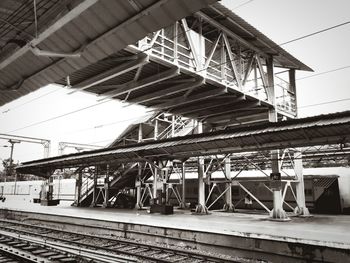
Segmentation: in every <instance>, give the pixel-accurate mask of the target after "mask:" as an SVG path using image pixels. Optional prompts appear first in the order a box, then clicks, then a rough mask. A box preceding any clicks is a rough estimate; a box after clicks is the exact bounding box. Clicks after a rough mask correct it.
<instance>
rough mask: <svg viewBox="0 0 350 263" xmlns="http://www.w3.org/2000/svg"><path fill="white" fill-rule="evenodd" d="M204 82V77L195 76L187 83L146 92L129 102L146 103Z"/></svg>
mask: <svg viewBox="0 0 350 263" xmlns="http://www.w3.org/2000/svg"><path fill="white" fill-rule="evenodd" d="M204 83H205V82H204V79H203V78H199V79H197V80H196V79H195V78H192V79H188V80H187V82H185V83H182V84H179V85H175V86H172V87H169V88H166V89H162V90H158V91H155V92H152V93H150V94H146V95H143V96H139V97H136V98H132V99H129V102H134V103H144V102H147V101H152V100H156V99H159V98H162V97H163V96H169V95H173V94H176V93H179V92H182V91H185V90H188V89H192V88H195V87H198V86H201V85H203V84H204Z"/></svg>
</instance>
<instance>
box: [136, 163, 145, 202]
mask: <svg viewBox="0 0 350 263" xmlns="http://www.w3.org/2000/svg"><path fill="white" fill-rule="evenodd" d="M141 175H142V167H141V163H138V172H137V177H136V182H135V187H136V209H142V206H143V205H142V204H141ZM145 191H146V190H145Z"/></svg>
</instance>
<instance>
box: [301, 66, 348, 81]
mask: <svg viewBox="0 0 350 263" xmlns="http://www.w3.org/2000/svg"><path fill="white" fill-rule="evenodd" d="M348 68H350V65H348V66H344V67H340V68H336V69H331V70H327V71H324V72H320V73H317V74H313V75H310V76H306V77H301V78H298V79H296V80H303V79H309V78H313V77H316V76H321V75H325V74H328V73H332V72H336V71H339V70H343V69H348Z"/></svg>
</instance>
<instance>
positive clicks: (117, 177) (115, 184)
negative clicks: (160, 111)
mask: <svg viewBox="0 0 350 263" xmlns="http://www.w3.org/2000/svg"><path fill="white" fill-rule="evenodd" d="M154 120H155V117H154V116H152V117H151V118H150V119H147V120H146V121H145V120H143V122H142V123H148V124H149V123H151V122H152V121H154ZM139 125H140V123H134V124H133V126H134V127H128V131H129V132H128V133H125V132H124V133H123V136H120V137H119V138H118V139H117V140H116V142H118V141H121V140H122V137H130V134H135V130H134V129H136V128H137V127H139ZM133 128H134V129H133ZM195 128H196V123H195V121H194V120H191V119H184V118H182V117H181V116H175V117H174V118H173V120H172V122H171V123H168V125H167V126H165V127H164V128H163V129H162V130H161V131H160V132H159V133H158V136H157V139H158V140H161V139H166V138H171V137H178V136H185V135H188V134H190V133H191V132H193V130H194V129H195ZM113 146H114V145H113V144H112V145H111V146H110V147H113ZM77 172H81V170H80V169H78V170H77ZM137 174H138V165H137V163H129V164H127V165H120V166H119V167H116V168H115V169H114V172H113V173H112V175H111V176H110V178H109V180H110V181H109V194H108V195H109V201H111V200H113V199H115V198H116V197H117V196H118V195H119V194H120V193H121V191H122V190H123V189H125V188H127V187H130V188H134V187H135V180H136V177H137ZM104 178H105V175H100V178H98V179H97V185H96V186H94V180H93V175H90V176H89V175H87V176H85V177H84V179H83V181H82V186H81V192H80V193H81V194H80V201H79V204H78V203H77V202H78V201H77V200H75V202H74V204H73V205H75V206H83V207H86V206H90V205H95V206H99V205H102V204H103V202H104V196H105V189H104ZM94 189H96V190H95V191H96V200H95V203H94V204H92V202H93V195H94Z"/></svg>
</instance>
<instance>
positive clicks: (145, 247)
mask: <svg viewBox="0 0 350 263" xmlns="http://www.w3.org/2000/svg"><path fill="white" fill-rule="evenodd" d="M0 222H3V223H8V224H12V226H5V225H2V226H0V229H5V230H7V231H10V232H20V233H22V234H26V235H31V236H33V235H34V236H40V237H42V238H45V239H46V240H47V239H52V240H56V241H60V242H63V243H67V242H68V243H70V244H74V245H75V246H76V247H77V246H79V248H80V247H81V246H84V247H90V248H93V249H96V250H97V249H99V250H105V251H108V252H119V253H121V254H125V255H129V256H134V257H138V258H143V259H147V260H151V261H156V262H174V259H171V258H170V257H171V256H173V257H174V256H178V257H181V261H183V260H186V259H193V260H200V261H203V260H204V261H205V262H239V261H236V260H231V259H226V258H221V257H216V256H212V255H203V254H202V253H196V252H193V251H184V250H180V249H174V248H165V247H161V246H157V245H150V244H142V243H140V242H139V241H131V240H116V239H113V238H106V237H99V236H95V235H90V234H83V233H77V232H71V231H66V230H59V229H56V228H51V227H44V226H36V225H35V226H34V225H31V224H27V223H22V222H15V221H12V220H4V219H0ZM16 226H22V227H28V228H32V229H33V228H34V229H39V230H43V231H45V234H41V233H34V232H33V231H27V230H23V229H22V230H21V229H14V228H12V227H16ZM53 232H56V233H55V235H57V234H59V233H61V234H68V235H71V236H73V237H71V238H70V240H67V239H64V238H58V237H50V236H48V235H47V234H50V233H53ZM74 236H75V238H74ZM92 238H94V239H99V240H101V241H102V240H103V241H107V242H114V243H115V244H109V245H108V247H107V246H101V245H100V246H96V245H91V244H87V243H86V242H82V241H81V240H83V239H87V240H91V239H92ZM77 239H79V240H77ZM83 241H84V240H83ZM46 242H47V241H46ZM118 245H123V246H122V247H121V248H118V247H117V248H115V247H113V246H118ZM125 246H130V247H132V249H130V250H127V251H126V250H123V249H122V248H124V247H125ZM137 249H139V250H141V251H140V252H139V253H138V251H135V250H137ZM145 253H148V254H150V255H147V254H145ZM159 253H163V255H164V254H168V256H165V257H163V258H160V257H154V256H155V255H157V256H161V254H159ZM168 257H169V259H167V258H168ZM176 261H178V260H176Z"/></svg>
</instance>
